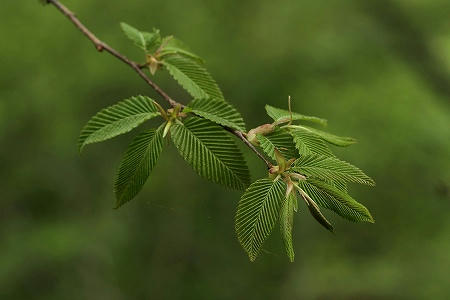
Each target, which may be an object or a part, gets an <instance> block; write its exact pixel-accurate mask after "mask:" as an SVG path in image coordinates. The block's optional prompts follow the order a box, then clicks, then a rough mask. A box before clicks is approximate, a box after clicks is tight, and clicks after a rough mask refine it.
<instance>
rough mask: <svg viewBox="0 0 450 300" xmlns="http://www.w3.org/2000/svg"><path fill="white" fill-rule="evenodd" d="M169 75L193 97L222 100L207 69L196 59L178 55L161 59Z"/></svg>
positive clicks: (220, 93)
mask: <svg viewBox="0 0 450 300" xmlns="http://www.w3.org/2000/svg"><path fill="white" fill-rule="evenodd" d="M162 63H163V65H164V66H165V67H166V69H167V70H168V71H169V73H170V75H172V77H173V78H174V79H175V80H176V81H178V83H179V84H180V85H181V86H182V87H183V88H184V89H185V90H186V91H187V92H188V93H189V94H190V95H191V96H192V97H193V98H194V99H201V98H213V99H216V100H224V98H223V94H222V91H221V90H220V88H219V86H218V85H217V83H216V82H215V81H214V79H213V78H212V77H211V75H210V74H209V73H208V71H207V70H206V69H205V68H204V67H203V66H201V65H200V64H199V63H197V62H196V61H194V60H192V59H189V58H187V57H183V56H180V55H173V56H168V57H166V58H165V59H163V61H162Z"/></svg>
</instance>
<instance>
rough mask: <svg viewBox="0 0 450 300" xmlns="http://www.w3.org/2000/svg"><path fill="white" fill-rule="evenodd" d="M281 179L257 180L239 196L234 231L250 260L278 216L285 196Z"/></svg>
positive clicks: (284, 186)
mask: <svg viewBox="0 0 450 300" xmlns="http://www.w3.org/2000/svg"><path fill="white" fill-rule="evenodd" d="M285 192H286V184H285V183H284V182H283V181H282V180H277V181H272V180H270V179H266V178H264V179H259V180H257V181H256V182H254V183H252V184H251V185H250V187H249V188H248V189H247V190H246V191H245V193H244V194H243V195H242V197H241V200H240V201H239V205H238V208H237V212H236V223H235V228H236V233H237V236H238V239H239V242H240V243H241V245H242V247H243V248H244V250H245V251H246V252H247V253H248V257H249V258H250V260H251V261H254V260H255V259H256V257H257V256H258V254H259V252H260V250H261V247H262V245H263V243H264V241H265V240H266V238H267V237H268V236H269V235H270V233H271V232H272V229H273V227H274V226H275V223H276V221H277V220H278V218H279V213H280V206H281V204H282V202H283V201H284V199H285Z"/></svg>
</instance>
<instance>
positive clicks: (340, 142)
mask: <svg viewBox="0 0 450 300" xmlns="http://www.w3.org/2000/svg"><path fill="white" fill-rule="evenodd" d="M292 127H294V128H296V129H302V130H306V131H309V132H311V133H313V134H316V135H317V136H320V137H321V138H322V139H323V140H325V141H327V142H328V143H330V144H333V145H335V146H340V147H346V146H350V145H353V144H355V143H356V140H355V139H354V138H352V137H345V136H337V135H334V134H331V133H328V132H325V131H322V130H318V129H315V128H311V127H307V126H292Z"/></svg>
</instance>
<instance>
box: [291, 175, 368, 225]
mask: <svg viewBox="0 0 450 300" xmlns="http://www.w3.org/2000/svg"><path fill="white" fill-rule="evenodd" d="M299 185H300V187H301V188H302V189H303V190H304V191H305V192H306V193H307V194H308V195H309V196H310V197H311V198H312V199H313V200H314V201H316V202H317V204H318V205H319V206H321V207H324V208H327V209H330V210H332V211H334V212H335V213H337V214H338V215H340V216H341V217H343V218H345V219H347V220H350V221H353V222H371V223H373V222H374V220H373V218H372V215H371V214H370V212H369V210H368V209H367V208H366V207H365V206H364V205H362V204H361V203H359V202H357V201H356V200H355V199H353V198H352V197H351V196H350V195H348V194H347V193H345V192H343V191H341V190H339V189H338V188H336V187H335V186H332V185H330V184H328V183H326V182H323V181H320V180H316V179H308V180H307V181H301V182H300V183H299Z"/></svg>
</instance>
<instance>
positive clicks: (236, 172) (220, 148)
mask: <svg viewBox="0 0 450 300" xmlns="http://www.w3.org/2000/svg"><path fill="white" fill-rule="evenodd" d="M171 136H172V140H173V142H174V144H175V146H176V147H177V149H178V151H179V152H180V154H181V156H182V157H183V158H184V159H185V160H186V161H187V162H188V163H189V164H190V165H191V166H192V168H193V169H194V170H195V171H196V172H197V173H198V174H199V175H200V176H202V177H204V178H206V179H209V180H211V181H213V182H215V183H218V184H222V185H225V186H226V187H229V188H232V189H238V190H243V189H245V188H246V187H247V186H248V184H249V181H250V174H249V171H248V167H247V164H246V162H245V160H244V157H243V155H242V153H241V152H240V150H239V148H238V147H237V146H236V144H235V142H234V140H233V139H232V137H231V136H230V134H229V133H227V132H226V131H225V130H224V129H223V128H222V127H220V126H219V125H217V124H215V123H213V122H211V121H209V120H206V119H201V118H199V117H191V118H189V119H187V120H186V121H184V123H183V125H181V124H174V125H173V126H172V128H171Z"/></svg>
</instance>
